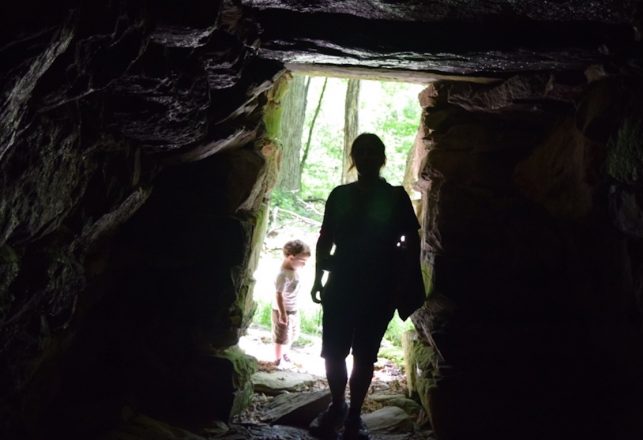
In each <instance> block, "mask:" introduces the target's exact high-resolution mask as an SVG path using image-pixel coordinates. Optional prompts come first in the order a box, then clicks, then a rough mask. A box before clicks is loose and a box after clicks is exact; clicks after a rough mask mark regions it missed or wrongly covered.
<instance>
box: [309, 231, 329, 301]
mask: <svg viewBox="0 0 643 440" xmlns="http://www.w3.org/2000/svg"><path fill="white" fill-rule="evenodd" d="M332 247H333V240H332V238H331V237H330V234H324V233H320V234H319V239H318V240H317V246H316V248H315V249H316V251H315V281H314V282H313V289H312V291H311V292H310V295H311V297H312V299H313V302H314V303H317V304H319V303H321V295H322V291H323V289H324V286H323V284H322V277H323V275H324V269H326V270H328V269H329V264H328V263H329V260H330V257H331V256H330V250H331V249H332Z"/></svg>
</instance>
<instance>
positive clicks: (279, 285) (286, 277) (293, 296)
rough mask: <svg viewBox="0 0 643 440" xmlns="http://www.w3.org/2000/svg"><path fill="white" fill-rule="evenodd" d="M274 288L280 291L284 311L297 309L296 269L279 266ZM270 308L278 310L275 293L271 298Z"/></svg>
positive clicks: (297, 281) (297, 287)
mask: <svg viewBox="0 0 643 440" xmlns="http://www.w3.org/2000/svg"><path fill="white" fill-rule="evenodd" d="M275 289H277V292H281V295H282V298H283V302H284V309H285V310H286V312H294V311H297V294H298V293H299V274H298V273H297V271H294V270H289V269H284V268H283V267H282V268H281V271H280V272H279V275H277V279H276V280H275ZM272 308H273V309H274V310H279V306H278V305H277V298H276V295H275V297H274V298H273V300H272Z"/></svg>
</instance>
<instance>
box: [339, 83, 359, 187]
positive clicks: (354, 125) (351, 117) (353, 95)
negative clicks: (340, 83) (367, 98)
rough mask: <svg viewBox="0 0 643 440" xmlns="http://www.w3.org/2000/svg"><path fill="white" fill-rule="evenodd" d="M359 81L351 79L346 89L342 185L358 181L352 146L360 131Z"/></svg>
mask: <svg viewBox="0 0 643 440" xmlns="http://www.w3.org/2000/svg"><path fill="white" fill-rule="evenodd" d="M358 106H359V80H358V79H349V80H348V86H347V87H346V101H345V104H344V154H343V155H342V158H343V159H342V183H348V182H352V181H354V180H356V179H357V172H356V171H355V169H352V170H349V168H350V166H351V144H352V143H353V140H354V139H355V138H356V137H357V131H358V129H359V127H358V126H359V118H358Z"/></svg>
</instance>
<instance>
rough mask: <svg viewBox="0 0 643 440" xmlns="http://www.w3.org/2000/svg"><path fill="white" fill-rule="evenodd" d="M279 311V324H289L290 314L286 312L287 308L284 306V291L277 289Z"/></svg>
mask: <svg viewBox="0 0 643 440" xmlns="http://www.w3.org/2000/svg"><path fill="white" fill-rule="evenodd" d="M276 295H277V312H278V315H279V324H281V325H288V314H287V313H286V308H285V307H284V295H283V292H282V291H280V290H277V293H276Z"/></svg>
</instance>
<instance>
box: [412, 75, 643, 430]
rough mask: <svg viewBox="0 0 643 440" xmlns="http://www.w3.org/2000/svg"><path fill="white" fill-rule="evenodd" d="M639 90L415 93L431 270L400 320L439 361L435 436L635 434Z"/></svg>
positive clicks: (635, 83) (564, 82)
mask: <svg viewBox="0 0 643 440" xmlns="http://www.w3.org/2000/svg"><path fill="white" fill-rule="evenodd" d="M642 87H643V82H641V80H640V77H631V76H627V75H623V76H622V75H615V76H607V77H601V78H598V79H595V80H593V81H591V82H590V83H589V84H588V83H587V81H586V80H585V78H584V77H582V76H580V75H578V76H563V75H549V74H542V75H521V76H516V77H512V78H509V79H507V80H505V81H501V82H499V83H497V84H493V85H486V86H481V85H475V84H467V83H461V82H457V83H456V82H439V83H436V84H435V85H432V86H430V87H429V88H428V89H427V90H425V91H424V92H423V97H422V98H423V99H422V101H423V103H424V104H425V105H426V110H425V116H424V125H425V129H426V130H427V133H428V135H427V136H426V137H425V143H426V145H427V148H428V155H427V158H426V160H425V164H424V167H423V171H422V176H423V179H424V180H425V183H424V187H426V188H427V189H428V191H427V193H426V194H425V198H424V205H425V211H426V216H425V218H424V230H425V250H426V252H427V257H428V259H429V261H430V262H431V264H432V268H433V273H432V289H431V298H430V300H429V303H428V306H426V307H425V308H424V309H422V310H421V311H420V312H418V313H417V314H416V315H415V316H414V322H415V323H416V325H417V326H418V327H419V328H420V329H421V333H423V335H424V337H425V342H426V343H429V342H432V343H433V346H434V349H437V351H439V354H440V356H441V357H440V360H439V361H438V362H437V376H438V377H437V386H436V387H434V388H432V391H431V393H430V396H429V401H430V403H429V407H430V408H429V409H430V411H431V415H432V421H433V423H434V428H435V429H436V432H437V434H438V436H439V438H440V439H452V438H453V439H461V438H462V439H464V438H522V439H531V438H533V439H540V438H561V439H562V438H592V439H593V438H607V437H610V438H637V437H638V436H639V435H640V433H641V432H643V431H641V424H640V421H639V419H638V417H637V416H636V415H635V414H636V411H640V409H641V408H642V405H641V403H642V402H641V397H640V396H641V389H642V388H641V385H643V383H642V381H641V377H640V371H641V370H640V367H641V354H642V350H641V330H642V326H641V312H642V309H641V302H640V299H641V285H642V281H643V278H642V273H641V268H642V267H643V260H642V259H641V253H640V251H641V235H640V229H639V228H640V225H641V223H640V222H641V219H642V218H643V215H642V214H643V212H642V211H641V204H640V203H641V202H640V197H639V196H640V194H641V190H640V183H641V181H640V177H639V176H640V173H641V171H642V168H641V161H640V159H639V158H638V157H639V155H640V154H641V151H643V150H641V147H642V146H643V145H642V144H641V137H640V134H641V132H640V130H641V125H640V121H641V120H642V118H641V117H642V116H643V106H642V105H641V98H642V97H643V95H642V92H643V88H642ZM635 152H636V153H635ZM634 156H636V158H635V157H634ZM626 157H627V158H626ZM624 163H627V164H628V165H627V166H626V169H627V170H624V169H622V168H620V165H617V164H624ZM617 170H618V171H617ZM435 373H436V371H428V372H427V373H426V374H427V375H431V374H435Z"/></svg>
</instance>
